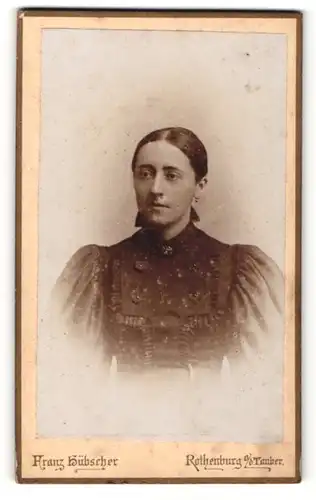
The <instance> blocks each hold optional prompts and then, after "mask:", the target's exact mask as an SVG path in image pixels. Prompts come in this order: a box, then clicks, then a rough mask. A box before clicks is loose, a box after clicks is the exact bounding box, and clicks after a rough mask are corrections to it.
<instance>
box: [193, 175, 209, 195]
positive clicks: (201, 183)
mask: <svg viewBox="0 0 316 500" xmlns="http://www.w3.org/2000/svg"><path fill="white" fill-rule="evenodd" d="M206 184H207V178H206V177H203V178H202V179H200V180H199V181H198V182H197V184H196V188H195V195H194V198H195V200H196V201H197V200H198V199H199V197H200V195H201V193H202V191H203V189H204V188H205V186H206Z"/></svg>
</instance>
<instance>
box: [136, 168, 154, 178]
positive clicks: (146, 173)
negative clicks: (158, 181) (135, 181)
mask: <svg viewBox="0 0 316 500" xmlns="http://www.w3.org/2000/svg"><path fill="white" fill-rule="evenodd" d="M138 176H139V177H140V178H141V179H150V178H151V177H152V176H153V174H152V172H151V171H150V170H140V171H139V172H138Z"/></svg>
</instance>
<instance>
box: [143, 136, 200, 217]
mask: <svg viewBox="0 0 316 500" xmlns="http://www.w3.org/2000/svg"><path fill="white" fill-rule="evenodd" d="M202 184H204V183H203V182H200V183H197V182H196V179H195V173H194V170H193V169H192V167H191V164H190V160H189V159H188V158H187V156H186V155H185V154H184V153H182V151H180V149H178V148H177V147H176V146H173V145H172V144H169V143H168V142H166V141H163V140H160V141H155V142H150V143H148V144H145V145H144V146H143V147H142V148H141V149H140V150H139V152H138V155H137V157H136V161H135V168H134V189H135V193H136V201H137V206H138V211H139V212H140V214H141V215H142V216H143V217H145V219H146V220H147V222H149V223H150V224H153V225H158V226H168V225H170V224H172V223H175V222H177V221H179V220H180V219H182V218H183V217H186V216H188V214H189V213H190V210H191V205H192V201H193V198H194V197H195V196H196V195H197V192H198V191H199V190H200V189H201V187H202Z"/></svg>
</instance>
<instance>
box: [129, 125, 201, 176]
mask: <svg viewBox="0 0 316 500" xmlns="http://www.w3.org/2000/svg"><path fill="white" fill-rule="evenodd" d="M155 141H166V142H168V143H169V144H172V145H173V146H175V147H176V148H178V149H180V151H182V153H183V154H185V156H186V157H187V158H188V159H189V161H190V164H191V167H192V168H193V170H194V172H195V178H196V181H197V182H199V181H200V180H201V179H203V177H204V176H205V175H206V174H207V171H208V160H207V152H206V149H205V146H204V144H203V143H202V141H200V139H199V138H198V137H197V135H195V134H194V133H193V132H192V131H191V130H189V129H187V128H183V127H166V128H161V129H158V130H154V131H153V132H150V133H149V134H147V135H145V137H143V138H142V139H141V141H140V142H139V143H138V144H137V147H136V149H135V152H134V156H133V159H132V169H133V170H134V168H135V163H136V159H137V155H138V152H139V151H140V149H141V148H142V147H143V146H145V145H146V144H148V143H150V142H155Z"/></svg>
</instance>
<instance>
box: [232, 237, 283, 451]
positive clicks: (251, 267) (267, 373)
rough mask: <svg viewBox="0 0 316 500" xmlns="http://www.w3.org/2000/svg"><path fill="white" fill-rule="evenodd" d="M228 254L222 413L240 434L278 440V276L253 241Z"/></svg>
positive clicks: (280, 301) (280, 414) (280, 325)
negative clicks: (224, 404)
mask: <svg viewBox="0 0 316 500" xmlns="http://www.w3.org/2000/svg"><path fill="white" fill-rule="evenodd" d="M232 256H233V266H232V277H231V286H230V287H229V293H228V311H229V315H230V319H229V322H228V323H226V328H225V331H226V335H227V336H228V337H227V340H228V342H227V345H228V348H227V350H226V353H227V355H226V359H224V363H225V367H226V368H225V370H226V375H225V381H226V382H225V390H227V394H226V396H225V394H224V391H222V398H223V400H224V401H228V402H229V405H228V406H229V407H228V408H225V418H226V419H227V422H231V421H232V420H233V421H234V422H235V426H234V429H235V431H236V429H238V437H239V439H243V440H245V441H249V442H255V441H256V442H258V443H259V442H277V441H280V440H282V436H283V360H284V314H283V309H284V282H283V276H282V273H281V271H280V269H279V268H278V266H277V265H276V263H275V262H274V261H273V260H272V259H271V258H270V257H268V256H267V255H266V254H265V253H264V252H263V251H262V250H260V249H259V248H257V247H255V246H247V245H234V246H233V248H232ZM227 370H228V373H227ZM227 375H228V376H227ZM229 414H230V416H229ZM223 418H224V417H223ZM230 419H231V420H230Z"/></svg>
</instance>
